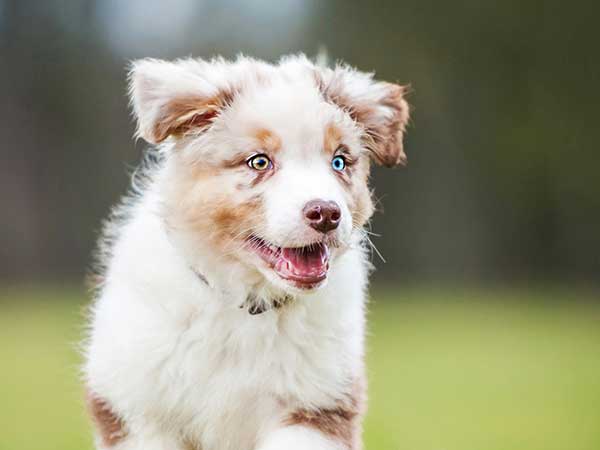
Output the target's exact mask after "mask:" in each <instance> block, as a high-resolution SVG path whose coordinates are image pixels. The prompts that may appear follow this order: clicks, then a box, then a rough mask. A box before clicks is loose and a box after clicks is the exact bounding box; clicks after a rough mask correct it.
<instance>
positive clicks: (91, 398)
mask: <svg viewBox="0 0 600 450" xmlns="http://www.w3.org/2000/svg"><path fill="white" fill-rule="evenodd" d="M85 400H86V406H87V410H88V412H89V414H90V416H91V417H92V420H93V421H94V424H95V425H96V430H97V432H98V435H99V437H100V439H101V440H102V444H103V445H104V446H105V447H113V446H115V445H117V444H118V443H119V442H121V441H122V440H123V439H124V438H125V437H126V436H127V431H126V428H125V423H124V422H123V420H122V419H121V418H120V417H119V416H118V415H117V414H116V413H115V412H114V411H113V410H112V407H111V406H110V404H109V403H108V402H107V401H106V400H104V399H102V398H100V397H98V396H96V394H94V393H93V392H91V391H89V390H88V391H87V392H86V396H85Z"/></svg>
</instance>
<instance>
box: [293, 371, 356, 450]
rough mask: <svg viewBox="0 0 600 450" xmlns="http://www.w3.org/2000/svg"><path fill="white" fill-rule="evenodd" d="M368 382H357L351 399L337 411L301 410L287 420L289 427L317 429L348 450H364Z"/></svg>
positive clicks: (333, 409) (351, 393)
mask: <svg viewBox="0 0 600 450" xmlns="http://www.w3.org/2000/svg"><path fill="white" fill-rule="evenodd" d="M365 389H366V386H365V380H364V378H360V379H359V380H357V381H356V382H355V383H354V385H353V387H352V391H351V392H350V393H349V394H348V396H347V397H346V398H344V399H342V400H340V401H339V402H338V405H337V406H336V407H334V408H325V409H299V410H297V411H294V412H293V413H292V414H290V415H289V416H288V418H287V419H286V420H285V425H288V426H290V425H301V426H305V427H309V428H314V429H316V430H318V431H320V432H321V433H323V434H325V435H327V436H328V437H329V438H331V439H333V440H335V441H336V442H339V443H341V444H342V445H343V446H344V448H345V449H348V450H359V449H360V448H361V431H362V429H361V418H362V415H363V414H364V410H365V403H366V401H365V397H366V395H365Z"/></svg>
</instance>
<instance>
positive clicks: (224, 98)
mask: <svg viewBox="0 0 600 450" xmlns="http://www.w3.org/2000/svg"><path fill="white" fill-rule="evenodd" d="M193 64H194V62H190V61H176V62H167V61H161V60H156V59H142V60H138V61H135V62H134V63H133V64H132V66H131V71H130V72H129V96H130V101H131V104H132V106H133V111H134V114H135V116H136V118H137V136H139V137H141V138H143V139H145V140H146V141H148V142H149V143H151V144H157V143H159V142H162V141H164V140H165V139H166V138H168V137H169V136H173V137H180V136H183V135H185V134H189V133H194V134H198V133H201V132H202V131H204V130H205V129H206V128H208V127H209V126H210V125H211V123H212V121H213V119H214V118H215V117H216V116H217V114H218V112H219V110H220V109H222V108H223V107H225V106H227V105H228V104H229V103H230V102H231V99H232V95H233V93H232V92H231V91H230V90H227V89H224V88H219V87H218V86H216V85H215V84H214V83H211V82H210V81H209V80H208V79H207V78H206V77H204V76H202V74H201V70H194V69H200V68H201V67H202V66H203V67H204V68H207V67H208V65H209V63H204V64H202V63H196V64H198V65H197V66H196V67H192V65H193Z"/></svg>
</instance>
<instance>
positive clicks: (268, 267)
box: [246, 236, 332, 293]
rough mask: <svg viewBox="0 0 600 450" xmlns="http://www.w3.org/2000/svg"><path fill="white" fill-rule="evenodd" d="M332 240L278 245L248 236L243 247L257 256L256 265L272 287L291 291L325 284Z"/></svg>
mask: <svg viewBox="0 0 600 450" xmlns="http://www.w3.org/2000/svg"><path fill="white" fill-rule="evenodd" d="M331 245H332V243H331V242H330V243H327V242H324V241H323V242H313V243H309V244H307V245H304V246H300V247H278V246H276V245H274V244H271V243H269V242H268V241H266V240H264V239H261V238H258V237H256V236H251V237H250V238H248V239H247V241H246V249H247V250H248V251H249V252H250V253H252V254H253V255H255V256H257V257H258V263H257V264H256V266H257V269H258V270H259V271H260V272H261V273H262V274H263V276H264V277H265V278H266V280H267V281H268V282H269V283H270V284H272V285H273V286H274V287H276V288H279V289H281V290H283V291H287V292H292V293H303V292H310V291H314V290H317V289H319V288H321V287H323V286H325V284H327V276H328V274H329V263H330V247H331Z"/></svg>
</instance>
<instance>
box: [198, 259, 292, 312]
mask: <svg viewBox="0 0 600 450" xmlns="http://www.w3.org/2000/svg"><path fill="white" fill-rule="evenodd" d="M190 269H191V271H192V272H194V274H195V275H196V277H197V278H198V279H199V280H200V281H201V282H202V283H203V284H205V285H206V286H207V287H208V288H211V285H210V283H209V282H208V279H207V278H206V277H205V276H204V274H202V273H201V272H198V271H197V270H196V269H194V268H193V267H190ZM290 300H291V297H290V296H289V295H286V296H284V297H282V298H278V299H274V300H273V301H272V302H271V305H268V304H266V303H265V302H260V301H258V299H257V298H256V296H255V295H254V294H252V293H251V294H248V297H246V300H245V301H244V303H242V304H241V305H240V309H243V308H247V309H248V314H250V315H251V316H256V315H258V314H262V313H264V312H266V311H268V310H270V309H279V308H281V307H282V306H283V305H285V304H286V303H288V302H289V301H290Z"/></svg>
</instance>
